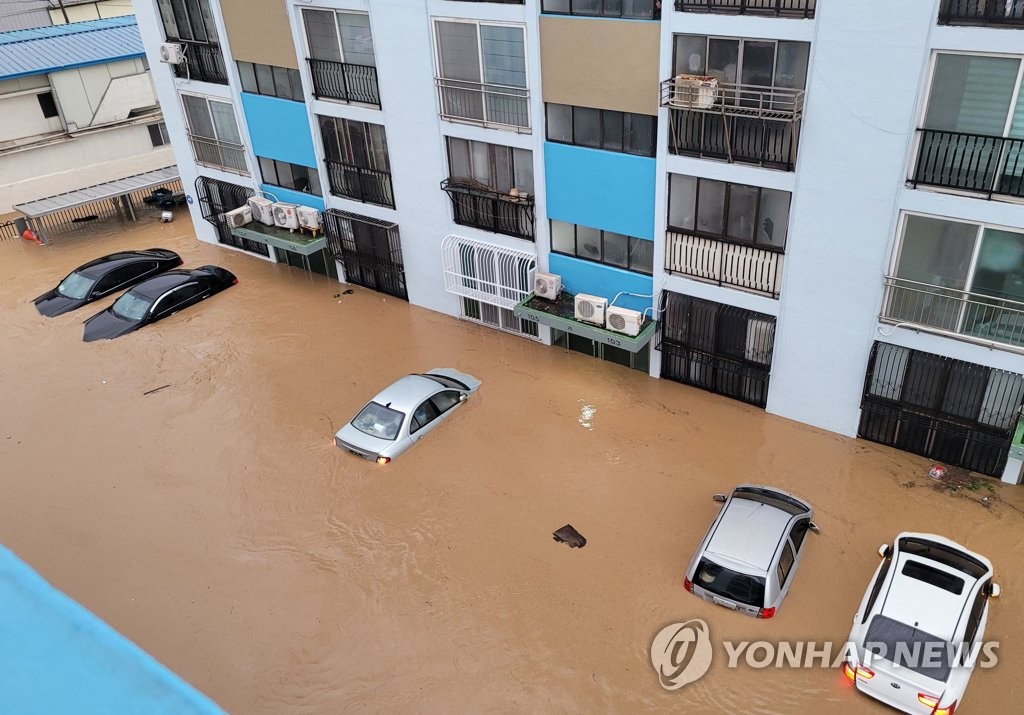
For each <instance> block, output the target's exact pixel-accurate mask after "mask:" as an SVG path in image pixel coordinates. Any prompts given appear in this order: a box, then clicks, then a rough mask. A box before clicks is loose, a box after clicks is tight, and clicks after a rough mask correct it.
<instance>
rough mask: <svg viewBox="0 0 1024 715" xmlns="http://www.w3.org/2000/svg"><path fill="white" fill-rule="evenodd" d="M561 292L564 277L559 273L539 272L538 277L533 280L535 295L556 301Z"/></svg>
mask: <svg viewBox="0 0 1024 715" xmlns="http://www.w3.org/2000/svg"><path fill="white" fill-rule="evenodd" d="M560 290H562V276H560V275H558V274H557V273H545V272H544V271H537V275H536V277H535V278H534V280H533V292H534V294H535V295H537V296H538V297H540V298H546V299H547V300H554V299H555V298H557V297H558V292H559V291H560Z"/></svg>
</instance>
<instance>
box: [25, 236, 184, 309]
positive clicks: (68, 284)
mask: <svg viewBox="0 0 1024 715" xmlns="http://www.w3.org/2000/svg"><path fill="white" fill-rule="evenodd" d="M180 265H181V256H179V255H178V254H177V253H175V252H174V251H168V250H167V249H166V248H147V249H146V250H145V251H121V252H119V253H111V254H110V255H109V256H103V257H102V258H97V259H96V260H95V261H89V262H88V263H86V264H83V265H81V266H79V267H78V268H76V269H75V270H73V271H71V273H69V274H68V275H67V276H66V277H65V278H64V280H62V281H61V282H60V283H59V284H58V285H57V287H56V288H54V289H52V290H49V291H47V292H45V293H43V294H42V295H41V296H39V297H38V298H36V299H35V300H34V301H32V302H33V303H35V306H36V310H38V311H39V312H40V314H42V315H45V316H47V317H50V318H53V317H56V316H58V315H63V314H64V313H67V312H69V311H72V310H74V309H75V308H80V307H82V306H83V305H86V304H87V303H91V302H93V301H94V300H99V299H100V298H104V297H106V296H108V295H113V294H114V293H117V292H118V291H122V290H124V289H126V288H131V287H132V286H133V285H135V284H136V283H138V282H140V281H143V280H145V279H147V278H149V277H151V276H154V275H157V274H158V273H163V272H164V271H167V270H170V269H171V268H175V267H177V266H180Z"/></svg>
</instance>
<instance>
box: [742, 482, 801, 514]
mask: <svg viewBox="0 0 1024 715" xmlns="http://www.w3.org/2000/svg"><path fill="white" fill-rule="evenodd" d="M733 496H734V497H740V498H742V499H750V500H751V501H756V502H761V503H762V504H767V505H768V506H773V507H775V508H776V509H781V510H782V511H784V512H786V513H787V514H792V515H793V516H797V515H799V514H806V513H807V512H808V511H810V507H808V506H807V505H806V504H804V503H803V502H801V501H800V500H798V499H794V498H793V497H791V496H789V495H787V494H780V493H779V492H773V491H771V490H770V489H761V488H759V487H738V488H737V489H734V490H733Z"/></svg>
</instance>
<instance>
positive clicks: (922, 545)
mask: <svg viewBox="0 0 1024 715" xmlns="http://www.w3.org/2000/svg"><path fill="white" fill-rule="evenodd" d="M900 551H902V552H903V553H905V554H910V555H912V556H923V557H925V558H928V559H931V560H932V561H938V562H939V563H940V564H944V565H945V566H949V567H950V568H954V569H956V570H957V571H963V572H964V573H965V574H967V575H968V576H970V577H971V578H974V579H978V578H981V577H982V576H984V575H985V574H987V573H988V567H987V566H985V564H983V563H981V562H980V561H978V560H977V559H976V558H974V557H973V556H971V555H970V554H965V553H964V552H963V551H959V550H957V549H954V548H950V547H949V546H946V545H945V544H939V543H936V542H934V541H928V540H927V539H915V538H910V537H904V538H902V539H900Z"/></svg>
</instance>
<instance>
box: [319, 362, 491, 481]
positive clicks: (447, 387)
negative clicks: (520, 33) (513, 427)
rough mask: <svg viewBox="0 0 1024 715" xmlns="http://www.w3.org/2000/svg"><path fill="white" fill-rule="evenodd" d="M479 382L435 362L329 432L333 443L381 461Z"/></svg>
mask: <svg viewBox="0 0 1024 715" xmlns="http://www.w3.org/2000/svg"><path fill="white" fill-rule="evenodd" d="M478 387H480V381H479V380H477V379H476V378H475V377H473V376H472V375H467V374H466V373H463V372H459V371H458V370H454V369H452V368H450V367H439V368H435V369H433V370H430V371H429V372H426V373H423V374H421V375H406V376H405V377H403V378H402V379H400V380H398V381H397V382H394V383H393V384H392V385H391V386H390V387H387V388H385V389H384V390H383V391H381V392H380V393H379V394H377V396H376V397H374V398H373V399H372V400H370V402H368V403H367V404H366V407H364V408H363V409H362V410H360V411H359V414H357V415H356V416H355V418H354V419H353V420H352V421H351V422H349V423H348V424H347V425H345V426H344V427H342V428H341V429H340V430H338V433H337V434H336V435H334V443H335V444H337V445H338V446H339V447H341V448H342V449H345V450H348V451H349V452H352V453H353V454H357V455H359V456H360V457H363V458H365V459H370V460H374V461H376V462H377V464H387V463H388V462H390V461H391V460H392V459H394V458H395V457H397V456H398V455H400V454H402V452H404V451H406V450H407V449H409V448H410V447H412V446H413V445H414V444H415V443H416V442H418V441H419V440H420V439H421V438H422V437H423V436H424V435H426V434H427V433H428V432H430V430H432V429H434V427H436V426H437V424H438V423H439V422H440V421H441V420H443V419H444V418H445V417H447V416H448V415H449V414H451V412H452V410H454V409H455V408H456V407H458V406H459V405H461V404H462V403H463V402H465V401H466V399H467V398H468V397H469V396H470V395H472V394H473V393H474V392H476V390H477V388H478Z"/></svg>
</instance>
